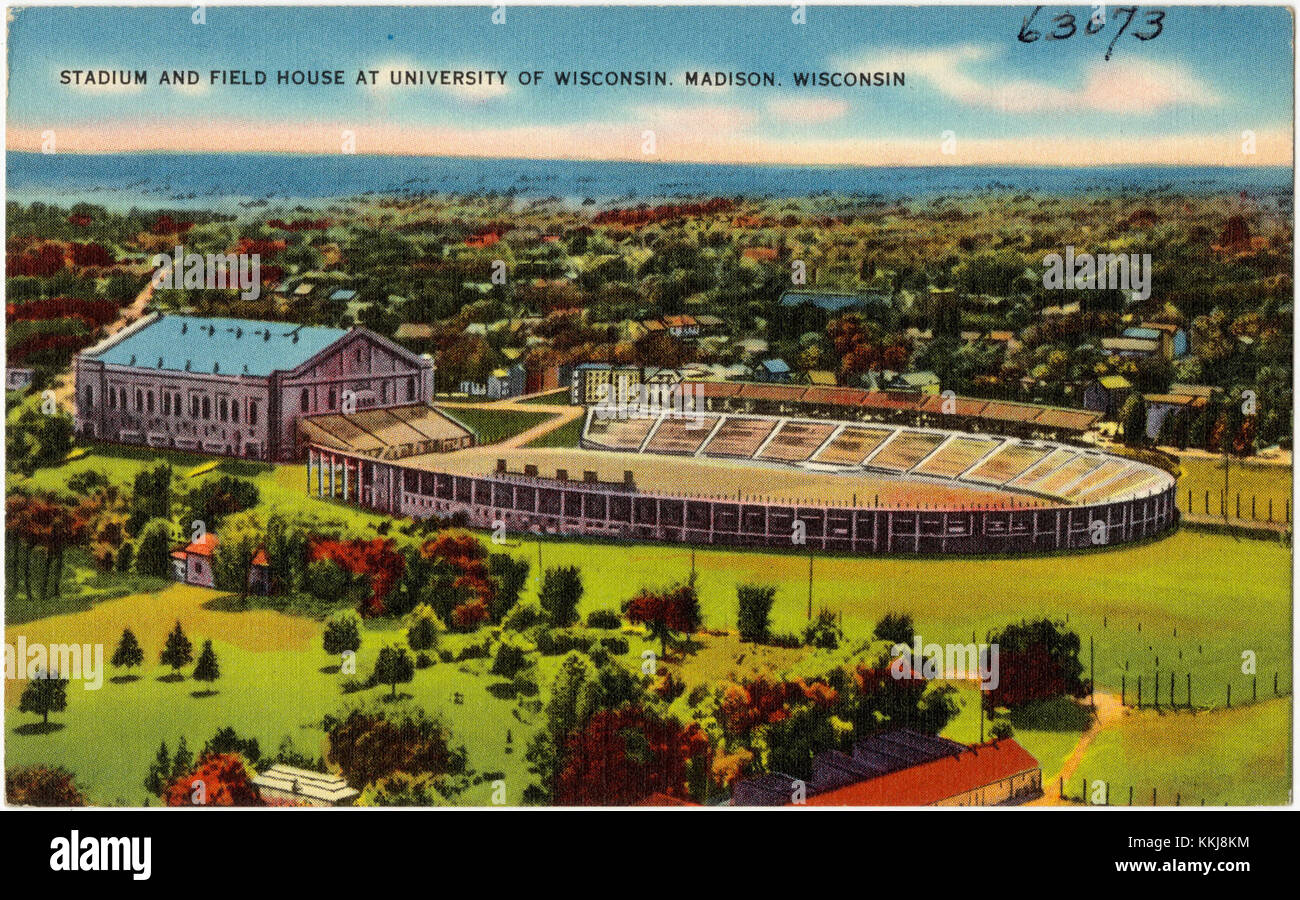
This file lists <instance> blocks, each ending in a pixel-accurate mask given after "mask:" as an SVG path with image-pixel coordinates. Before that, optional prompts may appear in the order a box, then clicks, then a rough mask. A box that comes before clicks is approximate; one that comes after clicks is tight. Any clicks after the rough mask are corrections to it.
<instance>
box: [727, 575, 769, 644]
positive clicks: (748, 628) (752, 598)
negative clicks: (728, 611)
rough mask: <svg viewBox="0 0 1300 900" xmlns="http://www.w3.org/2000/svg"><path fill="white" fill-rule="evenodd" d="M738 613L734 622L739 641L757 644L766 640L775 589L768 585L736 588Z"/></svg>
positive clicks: (744, 585) (748, 585) (750, 585)
mask: <svg viewBox="0 0 1300 900" xmlns="http://www.w3.org/2000/svg"><path fill="white" fill-rule="evenodd" d="M736 598H737V600H738V602H739V611H738V613H737V615H736V622H737V625H738V626H739V630H740V639H741V640H742V641H750V642H753V643H759V642H762V641H763V640H766V638H767V634H768V630H769V626H770V619H771V614H772V603H773V602H774V601H775V600H776V588H774V587H772V586H770V585H759V584H742V585H740V586H739V587H737V588H736Z"/></svg>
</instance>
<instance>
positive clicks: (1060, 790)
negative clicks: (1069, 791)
mask: <svg viewBox="0 0 1300 900" xmlns="http://www.w3.org/2000/svg"><path fill="white" fill-rule="evenodd" d="M1056 793H1057V794H1058V795H1059V796H1060V798H1061V799H1062V800H1064V799H1065V776H1064V775H1062V776H1061V777H1060V778H1058V779H1057V785H1056Z"/></svg>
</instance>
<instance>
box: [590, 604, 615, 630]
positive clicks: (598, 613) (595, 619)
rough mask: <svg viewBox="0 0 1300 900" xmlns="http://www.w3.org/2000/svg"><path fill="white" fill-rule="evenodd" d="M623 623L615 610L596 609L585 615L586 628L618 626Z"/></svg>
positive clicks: (611, 627) (612, 627)
mask: <svg viewBox="0 0 1300 900" xmlns="http://www.w3.org/2000/svg"><path fill="white" fill-rule="evenodd" d="M622 624H623V617H622V616H620V615H619V614H618V612H617V611H616V610H612V609H598V610H595V611H594V612H592V613H591V614H590V615H588V616H587V627H588V628H605V629H614V628H619V627H620V626H622Z"/></svg>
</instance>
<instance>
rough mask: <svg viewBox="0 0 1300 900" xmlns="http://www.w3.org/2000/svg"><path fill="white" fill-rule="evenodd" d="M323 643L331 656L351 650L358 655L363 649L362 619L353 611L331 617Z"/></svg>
mask: <svg viewBox="0 0 1300 900" xmlns="http://www.w3.org/2000/svg"><path fill="white" fill-rule="evenodd" d="M321 643H322V644H323V645H324V648H325V652H326V653H328V654H329V655H330V656H338V655H339V654H340V653H343V652H345V651H349V650H350V651H351V652H353V653H356V652H357V650H359V649H361V617H360V616H359V615H357V613H356V611H355V610H351V609H347V610H343V611H341V612H338V613H335V614H334V615H333V616H330V619H329V621H328V622H326V623H325V633H324V635H323V636H322V639H321Z"/></svg>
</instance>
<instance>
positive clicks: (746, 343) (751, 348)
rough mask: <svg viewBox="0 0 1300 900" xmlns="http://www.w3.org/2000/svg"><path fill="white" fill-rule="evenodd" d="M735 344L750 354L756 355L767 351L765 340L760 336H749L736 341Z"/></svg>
mask: <svg viewBox="0 0 1300 900" xmlns="http://www.w3.org/2000/svg"><path fill="white" fill-rule="evenodd" d="M736 346H737V347H738V348H740V350H741V351H742V352H744V353H747V354H749V355H750V356H758V355H760V354H763V353H766V352H767V341H765V340H764V339H763V338H760V337H749V338H745V339H743V340H739V341H736Z"/></svg>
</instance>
